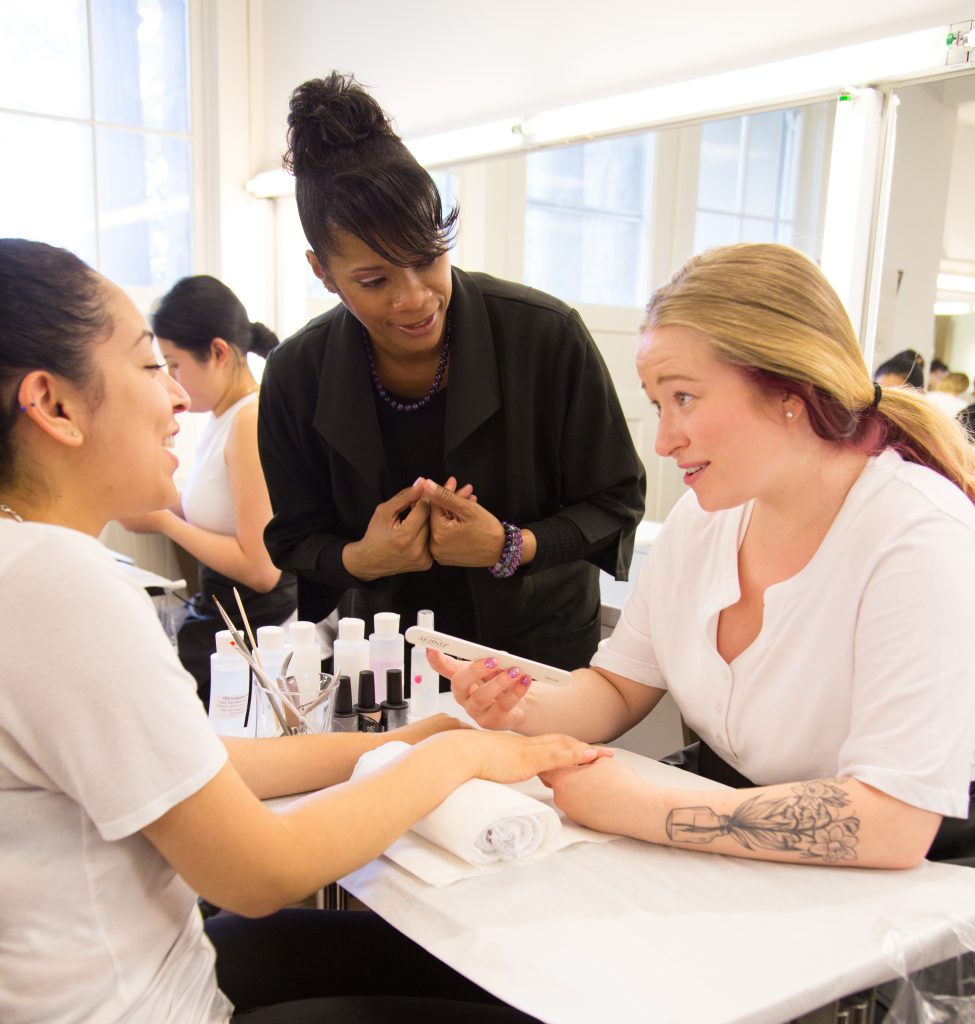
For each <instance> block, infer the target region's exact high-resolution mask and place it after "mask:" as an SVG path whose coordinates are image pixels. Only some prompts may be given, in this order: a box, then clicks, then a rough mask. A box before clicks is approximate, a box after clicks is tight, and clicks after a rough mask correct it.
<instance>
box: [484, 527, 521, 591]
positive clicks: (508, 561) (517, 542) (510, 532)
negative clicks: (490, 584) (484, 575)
mask: <svg viewBox="0 0 975 1024" xmlns="http://www.w3.org/2000/svg"><path fill="white" fill-rule="evenodd" d="M501 525H502V526H503V527H504V544H503V545H502V547H501V554H500V555H499V556H498V560H497V561H496V562H495V563H494V565H492V566H491V575H492V576H494V577H496V578H497V579H504V578H505V577H507V576H514V574H515V573H516V572H517V571H518V566H519V565H521V527H520V526H512V525H511V523H506V522H504V521H503V520H502V522H501Z"/></svg>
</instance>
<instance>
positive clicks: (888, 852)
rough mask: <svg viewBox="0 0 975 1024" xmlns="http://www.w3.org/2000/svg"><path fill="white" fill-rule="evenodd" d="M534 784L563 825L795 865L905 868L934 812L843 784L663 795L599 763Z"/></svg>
mask: <svg viewBox="0 0 975 1024" xmlns="http://www.w3.org/2000/svg"><path fill="white" fill-rule="evenodd" d="M544 781H545V782H546V783H547V784H548V785H550V786H551V787H552V789H553V790H554V794H555V802H556V804H557V805H558V806H559V807H560V808H561V809H562V810H563V811H565V813H566V814H568V815H569V817H570V818H572V819H573V820H574V821H577V822H578V823H579V824H580V825H586V826H588V827H589V828H593V829H597V830H599V831H601V832H618V833H621V834H623V835H628V836H633V837H635V838H636V839H644V840H646V841H647V842H651V843H660V844H663V845H666V846H679V847H683V848H685V849H692V850H704V851H709V852H712V853H724V854H730V855H732V856H737V857H753V858H756V859H760V860H776V861H789V862H793V863H797V864H830V865H847V866H850V867H867V868H909V867H914V866H915V865H916V864H919V863H920V862H921V860H922V859H923V858H924V855H925V854H926V853H927V851H928V847H929V846H930V845H931V840H932V839H933V838H934V834H935V832H936V831H937V829H938V825H939V824H940V822H941V817H940V815H937V814H933V813H932V812H930V811H922V810H920V809H919V808H917V807H912V806H911V805H910V804H906V803H903V802H902V801H900V800H897V799H896V798H894V797H892V796H888V795H887V794H886V793H882V792H880V790H877V789H874V788H873V787H871V786H867V785H866V784H864V783H862V782H859V781H857V780H856V779H852V778H846V779H820V780H815V781H809V782H792V783H783V784H781V785H776V786H762V787H760V788H756V789H709V790H696V791H695V790H685V789H666V788H664V787H662V786H656V785H653V784H652V783H649V782H647V781H645V780H644V779H641V778H640V776H639V775H637V774H636V772H634V771H632V770H631V769H630V768H627V767H626V766H625V765H623V764H620V763H618V762H614V761H613V760H612V759H610V758H603V759H601V760H600V761H598V762H596V763H595V764H594V765H591V766H586V767H582V768H567V769H560V770H558V771H554V772H548V773H546V775H545V776H544Z"/></svg>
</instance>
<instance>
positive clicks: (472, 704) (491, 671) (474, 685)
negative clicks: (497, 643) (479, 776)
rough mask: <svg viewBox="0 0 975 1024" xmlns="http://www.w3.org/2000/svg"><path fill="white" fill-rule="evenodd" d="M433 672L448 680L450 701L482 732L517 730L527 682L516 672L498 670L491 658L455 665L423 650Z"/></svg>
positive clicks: (439, 654)
mask: <svg viewBox="0 0 975 1024" xmlns="http://www.w3.org/2000/svg"><path fill="white" fill-rule="evenodd" d="M427 659H428V660H429V662H430V664H431V666H432V667H433V669H434V671H436V672H439V673H440V674H441V675H442V676H446V677H447V678H448V679H449V680H450V688H451V691H452V693H453V695H454V699H455V700H456V701H457V703H458V704H460V705H461V707H463V708H464V710H465V711H466V712H467V713H468V714H469V715H470V716H471V718H473V719H474V721H475V722H477V724H478V725H479V726H481V727H482V728H483V729H514V730H518V727H519V726H520V725H521V723H522V721H523V720H524V717H525V709H524V707H523V706H522V704H521V701H522V699H523V698H524V697H525V695H526V694H527V693H528V691H529V684H530V683H531V678H530V677H529V676H526V675H525V674H524V673H523V672H522V671H521V669H519V668H510V669H507V670H505V669H499V668H498V663H497V661H495V659H494V658H487V659H484V660H481V661H459V660H458V659H456V658H451V657H448V656H447V655H446V654H441V653H440V652H439V651H437V650H435V649H434V648H432V647H428V648H427Z"/></svg>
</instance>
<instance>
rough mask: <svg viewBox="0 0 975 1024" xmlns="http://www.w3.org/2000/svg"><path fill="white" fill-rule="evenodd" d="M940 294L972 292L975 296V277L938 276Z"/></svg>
mask: <svg viewBox="0 0 975 1024" xmlns="http://www.w3.org/2000/svg"><path fill="white" fill-rule="evenodd" d="M938 291H939V292H970V293H971V294H972V295H975V277H969V276H968V275H967V274H938Z"/></svg>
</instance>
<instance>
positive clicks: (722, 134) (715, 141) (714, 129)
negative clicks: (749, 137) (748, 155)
mask: <svg viewBox="0 0 975 1024" xmlns="http://www.w3.org/2000/svg"><path fill="white" fill-rule="evenodd" d="M741 121H742V119H741V118H740V117H733V118H731V119H730V120H727V121H712V122H711V123H709V124H705V125H702V126H701V163H700V169H699V171H698V181H697V205H698V206H700V207H703V208H704V209H707V210H726V211H728V212H734V211H735V210H737V209H738V162H739V160H740V158H741Z"/></svg>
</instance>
